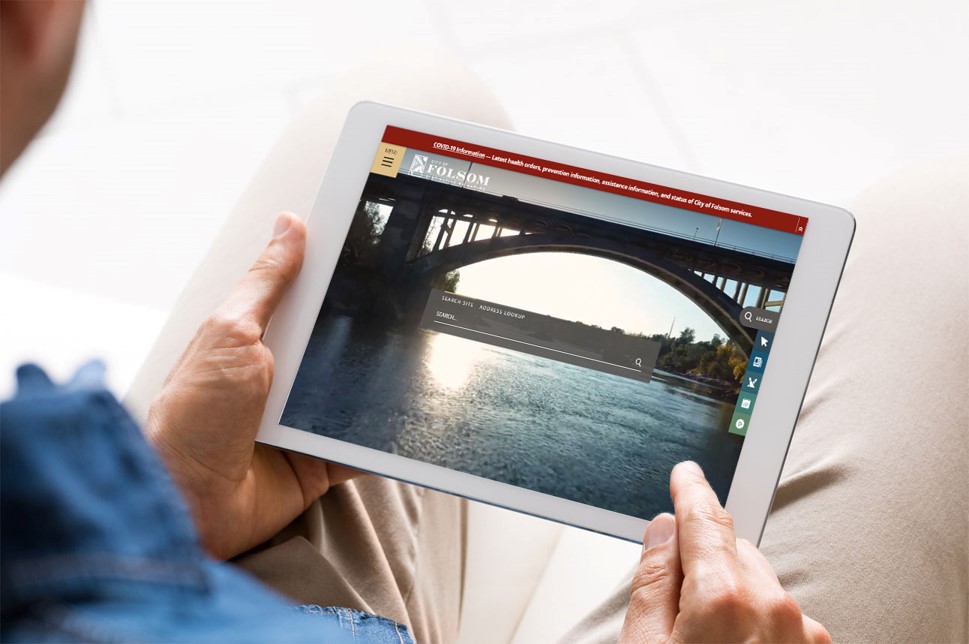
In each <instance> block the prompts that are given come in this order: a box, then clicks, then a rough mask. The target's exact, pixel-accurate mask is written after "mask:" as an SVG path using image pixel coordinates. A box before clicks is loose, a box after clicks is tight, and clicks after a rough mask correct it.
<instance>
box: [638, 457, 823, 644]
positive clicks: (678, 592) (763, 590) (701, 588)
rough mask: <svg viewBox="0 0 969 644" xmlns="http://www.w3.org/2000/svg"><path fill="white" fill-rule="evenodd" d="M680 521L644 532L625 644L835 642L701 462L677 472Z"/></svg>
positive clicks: (668, 519) (663, 521)
mask: <svg viewBox="0 0 969 644" xmlns="http://www.w3.org/2000/svg"><path fill="white" fill-rule="evenodd" d="M670 491H671V493H672V495H673V507H674V509H675V510H676V517H675V518H674V517H672V516H670V515H669V514H660V515H659V516H657V517H656V518H655V519H653V520H652V521H651V522H650V524H649V526H648V527H647V528H646V536H645V538H644V543H643V555H642V559H641V560H640V564H639V569H638V570H637V571H636V575H635V576H634V577H633V585H632V595H631V597H630V601H629V610H628V612H627V613H626V621H625V623H624V624H623V628H622V636H621V641H622V642H699V641H703V642H739V641H744V642H749V641H759V642H830V641H831V636H830V635H829V634H828V632H827V631H826V630H825V629H824V627H823V626H821V625H820V624H818V623H817V622H815V621H814V620H812V619H810V618H809V617H806V616H805V615H803V614H802V613H801V609H800V607H798V605H797V602H795V601H794V599H793V598H792V597H791V596H790V595H788V594H787V593H786V592H785V591H784V589H783V588H782V587H781V584H780V582H779V581H778V580H777V576H776V575H775V574H774V571H773V569H771V567H770V564H769V563H768V562H767V560H766V559H765V558H764V556H763V555H762V554H760V551H758V550H757V548H756V547H754V545H753V544H751V543H750V542H749V541H746V540H745V539H738V538H737V535H736V534H734V530H733V519H732V518H731V517H730V515H729V514H727V511H726V510H724V509H723V507H722V506H721V505H720V502H719V501H718V500H717V495H716V494H715V493H714V492H713V490H712V489H711V488H710V485H709V484H708V483H707V481H706V479H705V478H704V476H703V472H702V471H701V470H700V468H699V466H697V465H696V464H695V463H689V462H687V463H680V464H679V465H677V466H676V467H675V468H673V474H672V476H671V478H670Z"/></svg>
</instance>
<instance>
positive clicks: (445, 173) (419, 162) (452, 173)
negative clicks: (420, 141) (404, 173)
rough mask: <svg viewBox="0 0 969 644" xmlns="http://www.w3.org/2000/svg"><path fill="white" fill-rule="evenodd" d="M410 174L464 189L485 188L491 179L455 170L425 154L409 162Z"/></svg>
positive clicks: (444, 162)
mask: <svg viewBox="0 0 969 644" xmlns="http://www.w3.org/2000/svg"><path fill="white" fill-rule="evenodd" d="M410 174H414V175H424V176H426V177H428V178H429V179H431V180H432V181H441V182H444V183H450V184H456V185H461V186H464V187H466V188H487V187H488V183H489V182H490V181H491V177H489V176H486V175H483V174H476V173H474V172H471V171H470V170H455V169H454V168H450V167H448V163H447V161H444V160H441V159H432V158H430V157H429V156H427V155H426V154H415V155H414V157H413V158H412V159H411V161H410Z"/></svg>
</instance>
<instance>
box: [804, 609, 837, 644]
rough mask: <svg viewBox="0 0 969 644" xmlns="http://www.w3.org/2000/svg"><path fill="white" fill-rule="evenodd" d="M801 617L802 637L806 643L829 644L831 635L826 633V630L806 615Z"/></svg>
mask: <svg viewBox="0 0 969 644" xmlns="http://www.w3.org/2000/svg"><path fill="white" fill-rule="evenodd" d="M801 617H802V619H803V620H804V635H805V636H806V639H807V641H809V642H818V644H830V642H831V633H829V632H828V629H826V628H825V627H824V626H822V625H821V624H820V623H818V622H816V621H814V620H813V619H811V618H810V617H808V616H807V615H802V616H801Z"/></svg>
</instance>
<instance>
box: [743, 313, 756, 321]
mask: <svg viewBox="0 0 969 644" xmlns="http://www.w3.org/2000/svg"><path fill="white" fill-rule="evenodd" d="M744 319H745V320H747V321H748V322H753V321H754V314H753V313H751V312H750V311H745V312H744Z"/></svg>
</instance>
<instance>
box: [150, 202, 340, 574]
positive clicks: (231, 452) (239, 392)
mask: <svg viewBox="0 0 969 644" xmlns="http://www.w3.org/2000/svg"><path fill="white" fill-rule="evenodd" d="M305 245H306V227H305V225H304V224H303V222H302V221H301V220H300V219H299V218H298V217H296V216H295V215H291V214H288V213H283V214H281V215H280V216H279V217H278V218H277V220H276V228H275V231H274V237H273V239H272V240H271V241H270V242H269V246H268V247H267V248H266V250H265V252H263V254H262V256H261V257H260V258H259V259H258V260H256V263H255V264H253V266H252V268H251V269H249V272H248V273H247V274H246V276H245V277H244V278H243V279H242V280H241V281H240V282H239V284H238V285H237V286H236V288H235V290H234V291H233V292H232V294H231V295H229V297H228V298H227V299H226V301H225V302H224V303H223V304H222V306H220V307H219V308H218V309H217V310H216V311H215V313H213V314H212V315H211V316H209V318H208V319H207V320H206V321H205V322H204V323H203V324H202V326H201V328H199V330H198V332H197V333H196V334H195V337H194V338H193V339H192V341H191V342H190V343H189V345H188V348H187V349H186V350H185V352H184V353H183V354H182V356H181V358H180V359H179V361H178V363H177V364H176V365H175V368H174V369H173V370H172V372H171V374H170V375H169V376H168V379H167V380H166V381H165V384H164V386H163V388H162V391H161V393H160V394H159V395H158V397H157V398H156V399H155V400H154V401H153V402H152V405H151V408H150V410H149V413H148V423H147V427H146V432H147V435H148V439H149V441H150V442H151V443H152V444H153V445H154V447H155V449H156V450H157V451H158V453H159V454H160V455H161V457H162V459H163V460H164V462H165V464H166V466H167V467H168V469H169V471H170V472H171V474H172V476H173V477H174V479H175V482H176V483H177V484H178V486H179V488H180V489H181V491H182V493H183V494H184V495H185V498H186V500H187V502H188V504H189V507H190V509H191V512H192V516H193V519H194V520H195V525H196V526H197V527H198V530H199V532H200V534H201V538H202V543H203V544H204V546H205V547H206V549H207V550H208V551H209V552H210V553H211V554H212V555H214V556H216V557H220V558H229V557H232V556H235V555H237V554H239V553H241V552H244V551H246V550H248V549H249V548H252V547H254V546H256V545H258V544H260V543H262V542H263V541H265V540H266V539H268V538H270V537H271V536H273V535H274V534H276V533H277V532H278V531H279V530H280V529H282V528H283V527H285V526H286V525H287V524H288V523H289V522H291V521H292V520H293V519H295V518H296V517H297V516H298V515H299V514H300V513H301V512H302V511H303V510H305V509H306V508H307V507H308V506H309V505H310V503H312V502H313V500H314V499H316V498H317V497H319V496H321V495H322V494H324V493H325V492H326V491H327V490H328V489H329V488H330V487H331V486H333V485H336V484H337V483H341V482H343V481H345V480H347V479H349V478H351V477H352V476H354V475H355V474H357V472H356V471H355V470H351V469H348V468H345V467H340V466H338V465H333V464H331V463H327V462H326V461H321V460H317V459H314V458H311V457H308V456H301V455H298V454H292V453H288V452H283V451H280V450H277V449H274V448H272V447H268V446H266V445H257V444H256V443H255V437H256V433H257V432H258V431H259V423H260V421H261V420H262V415H263V410H264V408H265V406H266V398H267V396H268V395H269V387H270V384H271V383H272V379H273V356H272V353H270V351H269V349H268V348H267V347H266V345H264V344H263V342H262V336H263V332H264V331H265V330H266V325H267V324H268V323H269V318H270V317H271V316H272V314H273V311H275V309H276V307H277V306H278V304H279V302H280V300H281V299H282V297H283V295H284V294H285V293H286V291H287V289H288V288H289V286H290V284H291V283H292V282H293V280H294V279H295V278H296V275H297V273H299V270H300V267H301V266H302V263H303V253H304V249H305Z"/></svg>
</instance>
